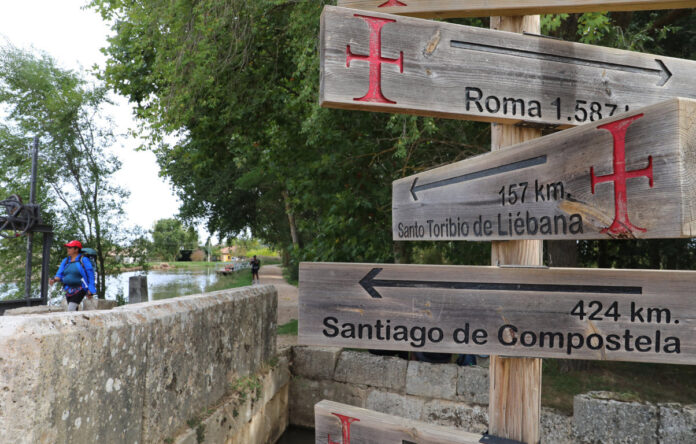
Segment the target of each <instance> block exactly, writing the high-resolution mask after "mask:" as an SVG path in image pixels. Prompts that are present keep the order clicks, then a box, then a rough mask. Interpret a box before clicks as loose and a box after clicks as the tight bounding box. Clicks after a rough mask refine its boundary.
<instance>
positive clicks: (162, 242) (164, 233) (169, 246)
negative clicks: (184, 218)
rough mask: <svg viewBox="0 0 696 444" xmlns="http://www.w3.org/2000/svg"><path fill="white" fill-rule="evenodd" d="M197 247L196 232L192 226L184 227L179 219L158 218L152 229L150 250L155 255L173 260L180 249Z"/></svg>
mask: <svg viewBox="0 0 696 444" xmlns="http://www.w3.org/2000/svg"><path fill="white" fill-rule="evenodd" d="M197 247H198V234H197V233H196V231H195V229H194V228H193V227H188V228H185V227H184V225H183V224H182V223H181V221H180V220H177V219H159V220H158V221H157V222H155V226H154V228H153V229H152V250H153V254H154V255H155V256H158V257H160V258H162V259H164V260H167V261H174V260H176V257H177V256H178V255H179V252H180V251H181V250H194V249H196V248H197Z"/></svg>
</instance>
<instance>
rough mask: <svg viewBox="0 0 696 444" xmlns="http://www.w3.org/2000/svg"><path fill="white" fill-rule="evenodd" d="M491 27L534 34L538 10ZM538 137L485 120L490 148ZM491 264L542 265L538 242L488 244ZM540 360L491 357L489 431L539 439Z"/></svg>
mask: <svg viewBox="0 0 696 444" xmlns="http://www.w3.org/2000/svg"><path fill="white" fill-rule="evenodd" d="M491 29H497V30H501V31H510V32H519V33H521V32H529V33H533V34H539V33H540V17H539V16H538V15H531V16H516V17H491ZM537 137H541V131H540V130H537V129H532V128H518V127H515V126H513V125H501V124H495V123H494V124H492V125H491V150H498V149H503V148H505V147H507V146H510V145H514V144H516V143H520V142H524V141H526V140H530V139H535V138H537ZM491 261H492V263H493V265H542V263H543V243H542V241H536V240H527V241H502V242H493V245H492V246H491ZM540 414H541V359H536V358H503V357H500V356H491V360H490V404H489V407H488V422H489V433H490V434H491V435H494V436H499V437H501V438H508V439H515V440H518V441H522V442H526V443H530V444H536V443H538V442H539V440H540V432H539V427H540V425H539V424H540Z"/></svg>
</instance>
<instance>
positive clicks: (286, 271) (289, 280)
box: [283, 267, 298, 287]
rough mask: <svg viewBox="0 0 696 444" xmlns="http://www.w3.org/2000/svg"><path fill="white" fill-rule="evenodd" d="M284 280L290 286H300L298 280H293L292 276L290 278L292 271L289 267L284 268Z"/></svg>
mask: <svg viewBox="0 0 696 444" xmlns="http://www.w3.org/2000/svg"><path fill="white" fill-rule="evenodd" d="M283 279H285V282H287V283H288V284H290V285H293V286H295V287H297V285H298V282H297V279H293V278H292V276H290V269H289V268H288V267H283Z"/></svg>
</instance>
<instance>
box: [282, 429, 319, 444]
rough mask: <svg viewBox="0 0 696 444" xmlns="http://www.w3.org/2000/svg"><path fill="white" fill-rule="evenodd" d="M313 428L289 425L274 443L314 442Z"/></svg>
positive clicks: (302, 443)
mask: <svg viewBox="0 0 696 444" xmlns="http://www.w3.org/2000/svg"><path fill="white" fill-rule="evenodd" d="M314 443H315V440H314V429H305V428H302V427H293V426H290V427H288V429H287V430H286V431H285V433H284V434H283V436H281V437H280V439H279V440H278V442H276V444H314Z"/></svg>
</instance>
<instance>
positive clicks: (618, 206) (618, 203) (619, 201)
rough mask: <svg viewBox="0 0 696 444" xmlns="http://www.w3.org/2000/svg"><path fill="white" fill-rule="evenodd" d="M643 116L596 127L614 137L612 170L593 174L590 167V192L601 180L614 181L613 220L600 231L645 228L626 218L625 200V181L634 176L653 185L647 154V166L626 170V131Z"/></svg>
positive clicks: (630, 230)
mask: <svg viewBox="0 0 696 444" xmlns="http://www.w3.org/2000/svg"><path fill="white" fill-rule="evenodd" d="M641 117H643V114H638V115H636V116H632V117H626V118H625V119H621V120H617V121H616V122H611V123H607V124H605V125H600V126H598V127H597V129H605V130H607V131H609V132H611V135H612V136H613V138H614V172H613V173H612V174H608V175H606V176H595V174H594V167H590V180H591V183H592V194H594V192H595V185H597V184H598V183H602V182H614V221H613V222H612V223H611V225H610V226H609V227H607V228H605V229H603V230H602V231H601V233H606V232H609V233H612V234H619V235H621V234H631V232H633V231H642V232H645V231H646V230H645V228H640V227H636V226H635V225H633V224H632V223H631V222H630V221H629V220H628V203H627V201H626V181H627V180H628V179H632V178H634V177H647V178H648V179H650V188H652V186H653V169H652V156H648V166H647V167H645V168H643V169H640V170H633V171H626V131H628V127H629V126H631V124H632V123H633V122H635V121H636V120H638V119H640V118H641Z"/></svg>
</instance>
